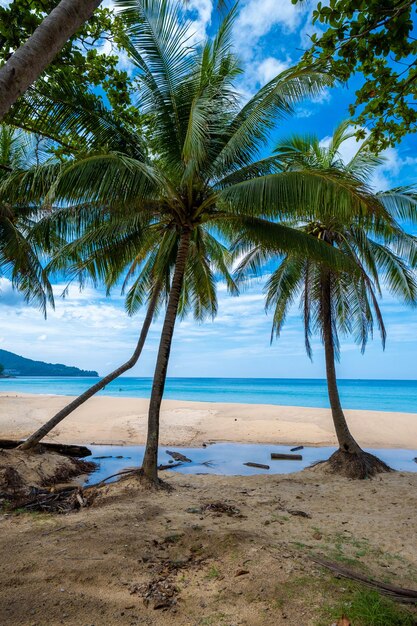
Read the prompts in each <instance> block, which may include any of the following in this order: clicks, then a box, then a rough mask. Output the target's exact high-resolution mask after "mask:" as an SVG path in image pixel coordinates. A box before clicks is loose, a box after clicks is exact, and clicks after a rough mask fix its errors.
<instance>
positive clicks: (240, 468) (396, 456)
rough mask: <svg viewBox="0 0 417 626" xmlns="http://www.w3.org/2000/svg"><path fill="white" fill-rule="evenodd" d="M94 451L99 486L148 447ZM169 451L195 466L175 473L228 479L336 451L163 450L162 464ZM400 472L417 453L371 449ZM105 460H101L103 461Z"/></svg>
mask: <svg viewBox="0 0 417 626" xmlns="http://www.w3.org/2000/svg"><path fill="white" fill-rule="evenodd" d="M89 448H90V450H91V451H92V457H89V458H90V459H91V460H93V461H95V462H96V463H98V464H99V467H98V469H97V471H95V472H94V473H93V474H91V475H90V477H89V479H88V481H87V484H88V482H90V483H96V482H99V481H100V480H102V479H103V478H106V477H107V476H110V475H111V474H115V473H116V472H120V471H121V470H123V469H126V468H130V467H138V466H139V465H140V464H141V462H142V458H143V451H144V446H89ZM166 450H171V451H172V450H175V451H176V452H181V453H182V454H184V455H185V456H187V457H188V458H189V459H191V463H184V464H183V465H180V466H178V467H175V468H173V471H176V472H181V473H183V474H220V475H224V476H236V475H237V476H249V475H253V474H290V473H291V472H298V471H299V470H302V469H304V468H306V467H308V466H309V465H311V464H312V463H316V462H317V461H323V460H325V459H327V458H328V457H329V456H330V455H331V454H332V452H334V450H335V448H330V447H323V448H316V447H305V448H304V449H303V450H300V451H298V452H297V454H301V455H302V457H303V459H302V460H301V461H272V460H271V452H282V453H286V454H288V453H290V446H276V445H273V444H249V443H215V444H212V445H207V446H206V447H205V448H176V447H175V448H174V447H169V446H168V447H166V448H161V449H160V451H159V458H158V461H159V463H162V464H164V465H165V464H168V463H169V462H170V461H171V462H172V460H173V459H172V457H170V456H169V455H168V454H167V453H166ZM368 452H372V453H373V454H376V455H377V456H378V457H379V458H381V459H382V460H383V461H385V462H386V463H388V465H390V466H391V467H393V468H394V469H396V470H401V471H406V472H416V471H417V463H416V462H415V461H414V458H415V457H417V450H395V449H381V450H375V449H368ZM100 457H101V458H100ZM248 461H249V462H251V463H262V464H265V465H269V467H270V469H269V470H265V469H259V468H254V467H248V466H247V465H244V463H247V462H248Z"/></svg>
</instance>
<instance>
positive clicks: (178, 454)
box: [166, 450, 192, 463]
mask: <svg viewBox="0 0 417 626" xmlns="http://www.w3.org/2000/svg"><path fill="white" fill-rule="evenodd" d="M166 453H167V454H169V456H172V458H173V459H174V460H175V461H182V462H183V463H192V461H191V459H189V458H188V457H186V456H184V455H183V454H181V452H171V451H170V450H166Z"/></svg>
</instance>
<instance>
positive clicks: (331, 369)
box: [321, 270, 391, 479]
mask: <svg viewBox="0 0 417 626" xmlns="http://www.w3.org/2000/svg"><path fill="white" fill-rule="evenodd" d="M331 280H332V279H331V273H330V271H329V270H323V272H322V278H321V315H322V330H323V342H324V352H325V357H326V378H327V390H328V394H329V401H330V407H331V411H332V417H333V423H334V427H335V430H336V436H337V440H338V442H339V450H337V451H336V452H334V454H332V456H331V457H330V459H329V461H328V464H329V467H330V470H331V471H332V472H334V473H337V474H342V475H344V476H347V477H348V478H358V479H363V478H369V477H370V476H373V475H375V474H377V473H379V472H390V471H391V468H390V467H389V466H388V465H386V463H384V462H383V461H381V460H380V459H378V458H377V457H376V456H374V455H373V454H370V453H369V452H365V451H364V450H362V448H361V447H360V446H359V444H358V443H357V442H356V441H355V439H354V438H353V436H352V434H351V432H350V430H349V427H348V425H347V422H346V418H345V415H344V413H343V409H342V405H341V402H340V397H339V390H338V388H337V379H336V367H335V354H334V342H333V320H332V307H331V298H332V294H331Z"/></svg>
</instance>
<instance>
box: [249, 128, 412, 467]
mask: <svg viewBox="0 0 417 626" xmlns="http://www.w3.org/2000/svg"><path fill="white" fill-rule="evenodd" d="M351 136H352V134H351V133H350V130H349V125H348V122H344V123H342V124H341V125H340V126H339V127H338V128H337V129H336V131H335V133H334V135H333V137H332V138H331V140H330V142H329V144H328V145H326V146H324V145H322V144H321V143H320V142H319V140H318V139H317V138H314V137H293V138H291V139H289V140H285V141H282V142H281V143H280V144H279V146H278V147H277V151H276V152H277V154H278V155H279V158H280V160H281V162H282V163H284V164H285V166H286V167H287V169H288V170H291V171H298V170H299V169H300V170H304V169H306V168H311V170H312V171H331V170H334V171H335V172H337V173H338V174H339V175H340V177H341V184H342V180H343V178H345V177H346V178H347V179H351V178H356V179H357V180H358V181H362V183H364V184H366V183H368V182H369V180H370V177H371V175H372V172H373V171H374V169H375V167H376V166H377V165H379V164H380V163H381V159H380V158H378V157H375V156H374V155H372V154H371V153H370V152H369V150H368V146H367V144H366V143H364V144H362V145H361V146H360V147H359V149H358V150H357V152H356V154H355V155H354V156H353V157H352V159H351V160H350V161H349V162H348V163H346V164H345V163H344V162H343V160H342V158H341V154H340V150H341V148H342V147H343V143H344V142H345V141H346V140H347V139H349V138H350V137H351ZM370 193H371V192H370ZM371 195H373V202H371V204H372V210H371V211H370V212H364V213H363V214H360V213H358V214H356V215H351V216H348V215H347V214H346V212H345V211H343V210H342V211H340V210H339V206H338V203H337V201H336V202H334V201H333V199H331V200H329V197H328V195H327V193H326V190H325V189H323V191H322V193H320V194H318V195H317V197H316V201H315V204H313V205H311V206H310V207H309V206H306V210H305V215H304V218H303V219H301V220H300V221H299V223H298V225H297V227H298V228H299V229H300V230H301V231H303V232H304V233H306V234H307V235H309V236H310V237H312V238H314V239H317V240H321V241H323V242H325V243H326V244H327V245H328V246H329V247H331V248H336V249H338V250H339V251H340V252H341V253H342V255H343V256H344V257H345V258H346V259H347V260H348V261H349V264H350V265H349V267H350V269H349V270H348V271H346V269H343V270H337V269H335V268H332V267H329V265H327V264H325V263H323V262H321V261H320V260H317V259H313V258H311V257H310V258H306V257H302V256H300V255H299V254H297V253H296V252H290V253H289V254H286V255H285V256H284V257H283V258H282V259H281V261H280V263H279V265H278V267H277V269H276V270H275V271H273V272H272V273H271V275H270V277H269V278H268V280H267V283H266V294H267V296H266V307H267V309H271V310H272V311H273V325H272V333H273V334H274V333H275V334H277V335H279V333H280V332H281V330H282V327H283V325H284V323H285V319H286V316H287V314H288V311H289V309H290V307H291V306H292V305H293V304H294V302H295V300H296V299H297V298H299V299H300V309H301V312H302V318H303V323H304V337H305V346H306V351H307V354H308V355H309V357H310V358H311V357H312V348H311V336H312V334H313V333H318V334H319V335H320V336H321V339H322V341H323V344H324V348H325V357H326V374H327V382H328V391H329V399H330V405H331V409H332V415H333V420H334V423H335V428H336V434H337V437H338V441H339V446H340V450H341V451H342V452H343V454H345V453H349V454H348V457H347V458H349V462H348V463H343V462H342V461H341V456H340V455H336V456H333V457H332V459H331V460H332V466H333V467H334V469H336V470H337V471H339V470H342V471H345V473H347V474H348V475H350V476H352V477H360V478H363V477H365V476H367V475H369V474H372V473H374V472H375V471H385V470H386V469H387V467H386V466H385V465H384V464H383V463H382V462H381V461H379V459H376V458H375V457H372V455H367V454H366V453H364V452H363V451H362V450H361V449H360V448H359V446H358V444H357V443H356V441H355V440H354V439H353V437H352V435H351V433H350V432H349V429H348V426H347V423H346V419H345V417H344V414H343V410H342V406H341V402H340V398H339V393H338V389H337V381H336V372H335V364H334V362H335V360H337V359H338V358H339V353H340V344H339V335H340V333H342V334H344V335H346V334H353V337H354V339H355V340H356V341H357V343H359V344H360V346H361V349H362V351H364V349H365V346H366V343H367V341H368V338H369V337H370V336H372V333H373V327H374V323H375V321H376V323H377V325H378V328H379V331H380V334H381V338H382V342H383V345H385V338H386V330H385V326H384V321H383V317H382V313H381V309H380V306H379V301H378V298H379V296H381V295H382V285H384V286H385V288H386V289H388V290H389V291H390V292H391V293H392V294H394V295H395V296H397V297H399V298H400V299H402V300H403V301H404V302H406V303H407V304H415V303H416V302H417V281H416V277H415V274H414V271H413V270H412V265H413V263H414V260H415V258H416V251H417V240H416V239H415V238H414V237H412V236H411V235H409V234H407V233H406V232H405V230H404V229H403V228H402V227H401V226H400V224H399V223H398V221H397V218H398V217H412V216H413V214H414V211H415V194H414V192H413V191H412V190H409V189H395V190H392V191H386V192H382V193H376V194H372V193H371ZM238 247H239V246H238ZM269 258H270V255H269V254H268V253H266V252H265V250H264V249H263V248H262V246H257V247H255V248H253V249H252V250H251V251H250V252H249V253H248V254H247V255H246V257H245V258H244V260H243V261H242V263H241V265H240V268H239V273H240V274H244V273H245V272H247V271H248V269H252V270H257V269H258V268H259V267H260V266H261V265H262V264H264V263H265V261H266V260H267V259H269Z"/></svg>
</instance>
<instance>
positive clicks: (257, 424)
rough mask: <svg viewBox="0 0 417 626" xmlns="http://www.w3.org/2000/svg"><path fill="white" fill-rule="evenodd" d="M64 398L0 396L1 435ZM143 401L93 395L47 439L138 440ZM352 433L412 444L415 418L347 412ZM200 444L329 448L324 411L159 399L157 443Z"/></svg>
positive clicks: (379, 444) (18, 433)
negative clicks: (159, 418)
mask: <svg viewBox="0 0 417 626" xmlns="http://www.w3.org/2000/svg"><path fill="white" fill-rule="evenodd" d="M70 400H71V398H70V397H68V396H45V395H37V394H22V393H0V432H1V436H2V437H4V438H20V437H26V436H28V435H29V434H30V433H31V432H33V431H34V430H36V429H37V428H38V427H39V426H40V425H41V424H42V423H43V422H45V421H46V420H47V419H48V418H50V417H51V416H52V415H54V414H55V412H56V411H58V410H59V409H60V408H62V407H63V406H65V404H66V403H67V402H69V401H70ZM147 408H148V400H147V399H141V398H113V397H96V398H92V399H90V400H89V401H88V402H86V403H85V404H84V405H83V406H81V407H80V408H79V409H77V410H76V411H75V412H74V413H73V414H72V415H71V416H69V417H67V418H66V419H65V420H64V421H63V422H62V423H61V424H60V425H59V426H58V427H57V428H56V429H55V430H54V431H52V432H51V437H50V439H51V440H59V441H60V442H63V443H85V444H88V443H90V444H91V443H97V444H118V445H129V444H143V443H145V439H146V420H147ZM346 417H347V419H348V420H349V425H350V427H351V430H352V433H353V435H354V436H355V437H356V438H357V440H358V441H360V443H361V444H362V445H363V446H366V447H370V448H405V449H411V450H413V449H416V448H417V415H416V414H414V413H388V412H382V411H358V410H348V411H346ZM204 441H236V442H242V443H275V444H284V445H285V444H305V445H318V446H321V445H322V446H325V445H326V446H327V445H335V444H336V438H335V435H334V431H333V424H332V420H331V416H330V411H329V410H327V409H317V408H307V407H293V406H274V405H268V404H232V403H218V402H185V401H180V400H165V401H164V402H163V405H162V419H161V437H160V442H161V445H182V446H198V445H201V444H202V443H203V442H204Z"/></svg>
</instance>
